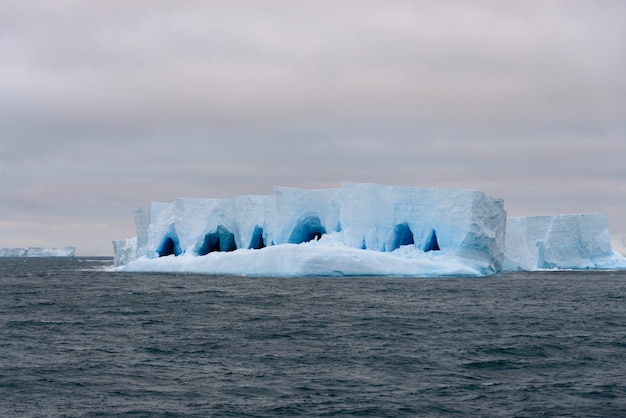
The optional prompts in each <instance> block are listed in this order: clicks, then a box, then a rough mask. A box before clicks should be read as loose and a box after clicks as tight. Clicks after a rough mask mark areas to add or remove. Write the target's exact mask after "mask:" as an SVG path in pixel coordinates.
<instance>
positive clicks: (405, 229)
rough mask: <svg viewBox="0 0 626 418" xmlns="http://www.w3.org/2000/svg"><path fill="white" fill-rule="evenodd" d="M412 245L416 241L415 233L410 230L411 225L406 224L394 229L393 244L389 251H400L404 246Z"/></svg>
mask: <svg viewBox="0 0 626 418" xmlns="http://www.w3.org/2000/svg"><path fill="white" fill-rule="evenodd" d="M410 244H415V240H414V239H413V231H411V228H409V224H407V223H406V222H405V223H403V224H398V225H396V227H395V228H394V229H393V243H392V244H391V248H390V249H389V251H393V250H395V249H398V248H400V246H402V245H410Z"/></svg>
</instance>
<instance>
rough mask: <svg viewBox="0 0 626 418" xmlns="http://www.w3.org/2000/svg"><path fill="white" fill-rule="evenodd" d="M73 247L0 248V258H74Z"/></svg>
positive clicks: (74, 250) (74, 251)
mask: <svg viewBox="0 0 626 418" xmlns="http://www.w3.org/2000/svg"><path fill="white" fill-rule="evenodd" d="M75 253H76V248H74V247H26V248H0V257H74V255H75Z"/></svg>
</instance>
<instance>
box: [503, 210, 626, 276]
mask: <svg viewBox="0 0 626 418" xmlns="http://www.w3.org/2000/svg"><path fill="white" fill-rule="evenodd" d="M624 260H625V259H624V257H623V256H622V255H621V254H619V253H617V252H616V251H613V250H612V248H611V237H610V234H609V217H608V215H606V214H602V213H593V214H579V215H555V216H527V217H511V218H508V219H507V223H506V251H505V261H504V265H503V267H504V270H506V271H527V270H544V269H613V268H625V267H626V264H625V263H624Z"/></svg>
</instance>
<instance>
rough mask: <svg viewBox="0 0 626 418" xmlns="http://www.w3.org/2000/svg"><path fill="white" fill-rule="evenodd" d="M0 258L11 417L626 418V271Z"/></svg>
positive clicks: (1, 348) (4, 411)
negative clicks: (311, 268) (160, 267)
mask: <svg viewBox="0 0 626 418" xmlns="http://www.w3.org/2000/svg"><path fill="white" fill-rule="evenodd" d="M111 263H112V261H111V260H109V259H88V258H75V259H0V274H1V277H0V286H1V289H2V291H1V293H0V416H63V415H67V416H114V415H135V416H189V415H197V416H255V417H257V416H261V417H262V416H298V415H306V416H320V415H335V416H455V415H456V416H467V415H474V416H476V415H478V416H620V415H622V416H623V415H625V414H626V272H556V273H533V274H511V275H503V276H498V277H490V278H484V279H455V278H446V279H406V278H401V279H400V278H391V277H377V278H307V279H284V278H282V279H273V278H246V277H226V276H202V275H181V274H153V273H150V274H138V273H111V272H107V271H104V267H107V266H110V265H111Z"/></svg>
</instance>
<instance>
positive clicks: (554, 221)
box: [113, 183, 626, 277]
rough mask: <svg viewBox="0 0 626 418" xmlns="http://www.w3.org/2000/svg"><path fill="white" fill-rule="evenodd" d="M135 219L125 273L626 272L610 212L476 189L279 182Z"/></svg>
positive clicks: (155, 209)
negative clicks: (267, 189) (521, 200)
mask: <svg viewBox="0 0 626 418" xmlns="http://www.w3.org/2000/svg"><path fill="white" fill-rule="evenodd" d="M135 224H136V228H137V236H136V237H133V238H130V239H127V240H119V241H114V243H113V244H114V251H115V265H116V266H117V267H116V270H124V271H162V272H189V273H209V274H233V275H249V276H293V277H296V276H352V275H386V276H427V277H436V276H485V275H490V274H496V273H499V272H502V271H520V270H537V269H552V268H568V269H581V268H582V269H598V268H602V269H605V268H626V259H625V258H624V257H622V256H621V255H618V254H617V253H616V252H613V251H612V250H611V244H610V238H609V234H608V218H607V217H606V215H601V214H592V215H559V216H553V217H524V218H509V219H508V221H507V217H506V212H505V211H504V203H503V201H502V200H501V199H497V198H493V197H490V196H488V195H486V194H485V193H483V192H480V191H476V190H463V189H429V188H412V187H393V186H382V185H377V184H363V183H344V185H343V186H342V187H340V188H333V189H323V190H306V189H297V188H288V187H276V188H275V190H274V195H269V196H256V195H246V196H236V197H233V198H231V199H204V198H181V199H176V200H175V201H174V202H172V203H162V202H149V203H147V204H145V205H143V206H141V207H140V208H138V209H137V210H136V211H135ZM505 231H506V237H505Z"/></svg>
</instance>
